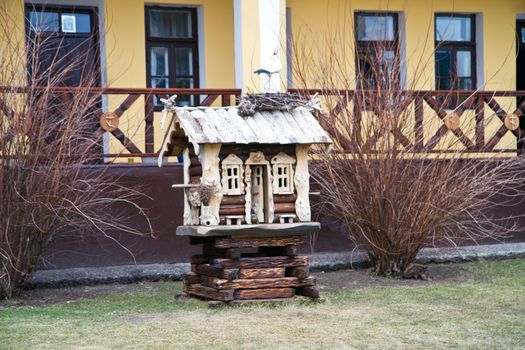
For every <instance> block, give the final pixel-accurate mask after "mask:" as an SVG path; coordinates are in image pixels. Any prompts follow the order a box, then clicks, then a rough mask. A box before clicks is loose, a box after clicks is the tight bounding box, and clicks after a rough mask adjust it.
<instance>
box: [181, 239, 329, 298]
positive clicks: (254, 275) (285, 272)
mask: <svg viewBox="0 0 525 350" xmlns="http://www.w3.org/2000/svg"><path fill="white" fill-rule="evenodd" d="M304 240H305V238H304V237H303V236H286V237H254V238H246V237H245V238H236V237H202V238H198V239H196V238H192V239H190V243H192V244H202V245H203V247H202V251H203V253H202V254H199V255H194V256H193V257H192V260H191V263H192V264H191V270H192V273H191V274H189V275H187V276H186V277H185V278H184V280H183V282H184V292H185V293H186V294H188V295H191V296H196V297H199V298H203V299H206V300H209V301H213V302H224V303H228V304H232V303H244V302H250V301H267V300H284V299H287V298H291V297H294V296H295V295H305V296H308V297H310V298H313V299H317V298H318V297H319V293H318V292H317V289H316V288H315V278H314V277H312V276H309V269H308V257H306V256H300V255H297V246H298V245H300V244H302V243H304ZM248 248H249V249H252V250H253V248H257V249H258V251H257V253H245V252H243V250H244V249H248Z"/></svg>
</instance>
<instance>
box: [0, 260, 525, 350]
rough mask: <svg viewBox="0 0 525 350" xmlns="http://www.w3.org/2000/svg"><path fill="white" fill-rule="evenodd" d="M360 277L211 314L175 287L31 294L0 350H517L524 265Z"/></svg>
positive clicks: (524, 336)
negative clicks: (315, 297)
mask: <svg viewBox="0 0 525 350" xmlns="http://www.w3.org/2000/svg"><path fill="white" fill-rule="evenodd" d="M367 273H368V272H367V271H363V270H355V271H339V272H327V273H321V272H318V273H317V274H316V275H317V277H318V279H319V285H320V287H321V289H322V297H323V301H322V302H320V303H312V302H308V301H305V300H294V301H289V302H285V303H282V304H273V305H251V306H242V307H232V308H226V307H225V308H219V309H208V307H207V304H206V303H205V302H201V301H196V300H188V299H182V300H176V299H175V298H174V294H175V292H176V291H180V289H181V286H180V283H178V282H158V283H152V282H150V283H142V284H135V285H125V286H124V285H112V286H93V287H79V288H68V289H58V290H47V291H45V290H40V291H30V292H28V293H26V294H25V295H24V296H23V297H22V298H19V299H17V300H12V301H9V302H4V304H3V305H2V306H0V348H1V349H30V348H39V349H72V348H73V349H107V348H112V349H123V348H124V349H126V348H130V349H133V348H139V349H146V348H147V349H241V348H242V349H305V348H307V349H334V348H335V349H354V348H355V349H399V348H402V349H429V348H430V349H523V348H525V259H513V260H505V261H497V262H493V261H491V262H488V261H483V262H477V263H467V264H456V265H434V266H431V267H430V269H429V274H430V275H433V276H434V279H433V280H432V281H398V280H394V279H377V278H372V277H369V276H368V275H367Z"/></svg>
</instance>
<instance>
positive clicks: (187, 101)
mask: <svg viewBox="0 0 525 350" xmlns="http://www.w3.org/2000/svg"><path fill="white" fill-rule="evenodd" d="M175 87H176V88H182V89H189V88H193V79H186V78H179V79H175ZM193 100H194V99H193V96H188V95H184V96H179V97H177V106H192V105H193Z"/></svg>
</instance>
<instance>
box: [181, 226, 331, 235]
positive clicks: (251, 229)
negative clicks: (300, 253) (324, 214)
mask: <svg viewBox="0 0 525 350" xmlns="http://www.w3.org/2000/svg"><path fill="white" fill-rule="evenodd" d="M320 228H321V224H319V223H318V222H294V223H288V224H250V225H220V226H189V225H185V226H179V227H177V235H178V236H198V237H205V236H207V237H212V236H215V237H217V236H242V237H246V236H250V237H252V236H255V237H289V236H298V235H308V234H310V233H313V232H318V231H319V229H320Z"/></svg>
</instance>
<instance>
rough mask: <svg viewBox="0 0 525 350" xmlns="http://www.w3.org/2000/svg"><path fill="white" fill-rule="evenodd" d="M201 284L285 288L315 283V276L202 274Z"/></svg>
mask: <svg viewBox="0 0 525 350" xmlns="http://www.w3.org/2000/svg"><path fill="white" fill-rule="evenodd" d="M200 278H201V284H202V285H203V286H206V287H210V288H214V289H220V290H222V289H260V288H285V287H302V286H313V285H315V277H313V276H311V277H307V278H304V279H299V278H297V277H277V278H252V279H234V280H227V279H222V278H217V277H209V276H205V275H201V276H200Z"/></svg>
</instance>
